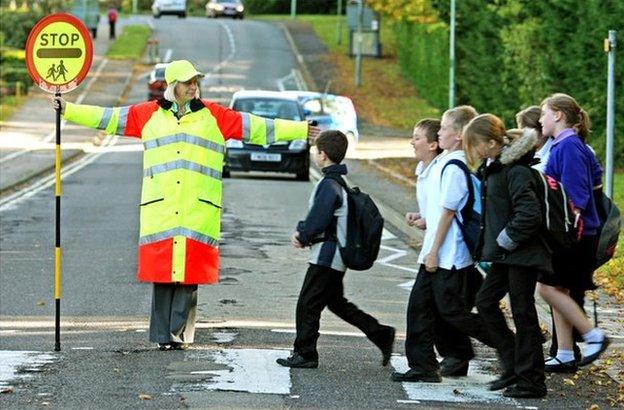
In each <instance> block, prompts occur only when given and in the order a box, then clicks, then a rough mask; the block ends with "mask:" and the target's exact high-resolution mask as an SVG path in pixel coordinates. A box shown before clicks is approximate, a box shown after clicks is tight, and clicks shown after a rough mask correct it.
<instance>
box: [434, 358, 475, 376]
mask: <svg viewBox="0 0 624 410" xmlns="http://www.w3.org/2000/svg"><path fill="white" fill-rule="evenodd" d="M469 364H470V360H462V359H457V358H455V357H446V358H444V360H442V363H440V374H441V375H442V377H462V376H466V375H467V374H468V366H469Z"/></svg>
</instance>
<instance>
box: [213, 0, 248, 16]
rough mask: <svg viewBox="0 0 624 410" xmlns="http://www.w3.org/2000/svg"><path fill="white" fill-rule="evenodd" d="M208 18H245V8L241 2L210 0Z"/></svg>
mask: <svg viewBox="0 0 624 410" xmlns="http://www.w3.org/2000/svg"><path fill="white" fill-rule="evenodd" d="M206 17H210V18H217V17H232V18H233V19H242V18H243V17H245V6H244V5H243V3H242V2H241V1H240V0H208V3H206Z"/></svg>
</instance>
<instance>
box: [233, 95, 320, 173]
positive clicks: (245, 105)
mask: <svg viewBox="0 0 624 410" xmlns="http://www.w3.org/2000/svg"><path fill="white" fill-rule="evenodd" d="M230 108H232V109H234V110H236V111H242V112H248V113H251V114H255V115H259V116H261V117H265V118H269V119H275V118H281V119H284V120H294V121H303V120H305V116H304V113H303V107H302V106H301V104H300V103H299V100H298V99H297V97H296V96H295V95H288V94H285V93H283V92H277V91H260V90H257V91H250V90H242V91H237V92H235V93H234V95H233V96H232V101H231V102H230ZM225 145H226V155H225V164H224V166H223V176H224V177H229V176H230V171H265V172H287V173H294V174H295V175H296V176H297V179H298V180H301V181H308V180H309V179H310V146H309V144H308V141H307V140H296V141H290V142H287V141H279V142H275V143H273V144H270V145H268V146H262V145H255V144H248V143H246V142H243V141H240V140H234V139H229V140H227V141H226V143H225Z"/></svg>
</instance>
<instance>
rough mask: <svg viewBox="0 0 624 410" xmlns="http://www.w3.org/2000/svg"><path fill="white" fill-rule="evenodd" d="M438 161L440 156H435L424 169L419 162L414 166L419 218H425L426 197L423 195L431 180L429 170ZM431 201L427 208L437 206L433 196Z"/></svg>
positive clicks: (423, 164)
mask: <svg viewBox="0 0 624 410" xmlns="http://www.w3.org/2000/svg"><path fill="white" fill-rule="evenodd" d="M439 159H440V155H438V156H436V157H435V158H434V159H432V160H431V162H430V163H429V165H427V167H425V163H424V162H422V161H420V162H419V163H418V165H416V171H415V172H414V173H415V174H416V203H417V204H418V212H419V213H420V216H421V218H425V211H426V209H427V195H426V194H425V192H426V190H427V188H426V186H427V183H428V181H429V180H431V175H432V172H431V170H432V169H433V168H435V163H436V161H437V160H439ZM431 201H432V202H434V203H433V204H431V205H429V206H437V200H436V199H435V196H432V197H431Z"/></svg>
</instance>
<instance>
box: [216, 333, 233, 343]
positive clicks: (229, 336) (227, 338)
mask: <svg viewBox="0 0 624 410" xmlns="http://www.w3.org/2000/svg"><path fill="white" fill-rule="evenodd" d="M237 335H238V333H236V332H227V331H220V332H214V333H212V334H211V336H210V338H211V339H212V340H213V341H214V342H215V343H230V342H232V341H234V339H235V338H236V336H237Z"/></svg>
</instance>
